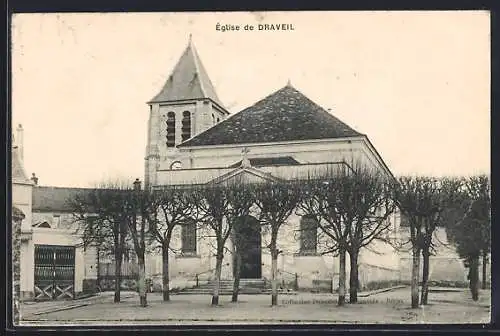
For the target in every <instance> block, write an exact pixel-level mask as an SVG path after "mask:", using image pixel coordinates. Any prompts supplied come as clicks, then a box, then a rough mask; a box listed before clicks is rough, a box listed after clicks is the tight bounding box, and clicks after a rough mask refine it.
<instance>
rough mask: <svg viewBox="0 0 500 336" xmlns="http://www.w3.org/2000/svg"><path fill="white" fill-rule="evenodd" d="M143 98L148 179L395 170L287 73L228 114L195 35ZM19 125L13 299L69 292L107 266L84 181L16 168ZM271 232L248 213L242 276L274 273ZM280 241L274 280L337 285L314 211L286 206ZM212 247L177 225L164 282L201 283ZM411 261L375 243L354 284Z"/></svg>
mask: <svg viewBox="0 0 500 336" xmlns="http://www.w3.org/2000/svg"><path fill="white" fill-rule="evenodd" d="M148 105H149V120H148V128H147V129H148V132H147V143H146V153H145V157H144V158H137V159H138V160H142V159H144V162H145V165H144V186H143V187H144V188H150V189H160V188H162V187H164V186H172V185H175V186H190V185H202V184H207V183H212V184H213V183H215V184H216V183H225V182H228V181H231V180H232V179H236V178H238V179H242V180H243V181H246V182H248V183H260V182H265V181H287V180H291V179H301V178H307V177H308V176H311V175H314V174H321V172H324V171H326V170H328V171H331V169H332V168H333V169H335V168H339V167H342V166H346V165H349V163H350V162H360V163H362V164H364V165H365V166H367V167H369V168H371V169H373V170H374V171H377V172H379V173H381V174H383V175H384V176H386V177H387V178H388V179H392V178H394V176H393V174H392V173H391V171H390V169H389V168H388V167H387V165H386V164H385V163H384V160H383V159H382V157H381V156H380V154H379V153H378V152H377V150H376V149H375V147H374V146H373V144H372V143H371V142H370V140H369V138H368V136H367V135H366V134H363V133H360V132H359V131H357V130H354V129H353V128H351V127H349V126H348V125H346V124H345V123H343V122H342V121H341V120H339V119H338V118H336V117H335V116H333V115H332V114H331V113H330V112H328V111H326V110H325V109H324V108H322V107H321V106H319V105H318V104H316V103H315V102H313V101H312V100H311V99H309V98H308V97H306V96H305V95H304V94H303V93H302V92H301V91H300V90H299V89H297V88H296V87H294V86H293V85H292V83H290V82H288V83H286V85H284V86H283V87H282V88H279V89H277V90H276V91H275V92H271V93H269V94H268V95H267V96H266V97H264V98H262V99H260V100H259V101H257V102H256V103H255V104H253V105H252V106H249V107H247V108H245V109H243V110H242V111H240V112H237V113H230V112H229V111H228V110H227V109H226V108H225V107H224V104H223V102H222V101H221V100H220V99H219V97H218V95H217V93H216V90H215V87H214V84H213V83H212V82H211V80H210V78H209V76H208V74H207V71H206V70H205V68H204V66H203V64H202V62H201V59H200V57H199V55H198V52H197V51H196V48H195V46H194V43H193V42H192V40H191V39H190V40H189V42H188V45H187V46H186V48H185V50H184V51H183V53H182V55H181V57H180V59H179V61H178V62H177V64H176V65H175V67H174V69H173V70H172V72H171V74H170V75H169V76H168V78H167V79H166V82H165V84H164V86H163V87H162V88H161V90H160V91H159V93H158V94H156V95H155V96H154V97H153V98H152V99H151V100H150V101H149V102H148ZM22 132H23V129H22V127H21V126H19V127H18V129H17V134H16V136H15V141H13V148H12V202H13V206H14V207H16V208H17V210H20V212H22V214H23V216H24V217H23V218H24V219H23V220H22V224H21V237H20V239H21V242H20V245H21V251H20V263H19V264H20V273H21V276H20V288H21V294H22V295H21V298H23V299H59V298H74V297H77V296H78V295H79V294H80V293H83V292H85V291H88V290H89V288H92V287H93V286H94V287H95V284H96V283H97V281H98V279H101V278H102V276H103V275H102V273H101V274H100V270H101V271H102V267H101V266H102V265H101V264H102V263H103V262H106V260H103V259H102V256H101V255H100V254H99V253H98V252H97V250H96V249H95V248H93V247H87V248H85V247H84V246H83V244H82V239H81V236H80V234H79V233H78V232H77V230H76V228H75V224H74V219H73V218H72V213H71V208H70V207H69V206H68V200H70V199H71V198H72V197H74V195H76V194H78V193H82V192H83V193H84V192H86V191H88V190H89V189H85V188H70V187H68V188H65V187H50V186H41V185H40V184H39V183H38V179H37V178H36V177H35V176H34V174H33V176H32V177H31V179H30V178H29V177H28V175H27V174H26V172H25V170H24V164H23V142H22V139H23V135H22V134H23V133H22ZM17 210H16V211H17ZM19 218H21V216H20V217H19ZM389 220H390V223H391V230H390V232H389V233H388V236H387V237H386V238H387V239H393V240H397V239H401V236H400V235H401V232H402V231H401V228H400V218H399V215H398V213H395V214H393V215H392V216H391V217H390V219H389ZM306 228H307V230H306ZM269 239H270V235H269V233H268V232H267V231H266V230H264V229H263V228H261V227H260V225H258V224H257V223H256V224H255V230H251V233H249V236H248V241H249V244H248V248H247V249H246V250H245V252H244V253H243V255H242V259H243V260H242V261H243V268H242V270H241V272H242V273H241V276H242V279H248V280H253V281H262V282H265V281H266V280H268V279H270V275H271V257H270V253H269V250H268V248H267V245H268V243H269ZM277 243H278V248H279V250H281V253H280V254H279V259H278V276H279V278H280V282H281V283H283V284H286V283H290V282H295V285H296V286H295V287H298V288H300V289H305V290H307V289H311V290H319V289H320V287H322V286H325V284H327V285H326V287H327V288H330V290H334V289H335V288H337V281H338V257H336V256H334V255H332V254H324V253H323V252H324V248H325V247H324V244H322V240H321V235H320V231H319V229H318V226H317V223H315V221H314V220H313V219H312V218H310V217H307V216H303V217H302V216H300V215H299V214H296V213H294V214H292V215H291V216H290V218H288V221H287V224H286V225H285V226H283V227H282V229H281V230H280V232H279V237H278V242H277ZM213 246H214V237H213V235H212V234H210V233H209V232H206V230H203V229H200V228H198V227H197V226H196V225H195V224H193V225H185V226H182V227H177V228H176V229H175V230H174V233H173V239H172V249H173V250H174V251H175V253H170V260H169V265H170V266H169V268H170V269H169V272H170V274H169V277H170V284H171V287H172V288H176V287H177V288H186V287H190V286H194V285H195V283H196V282H195V279H196V280H198V281H209V280H210V278H211V276H212V274H213V272H214V269H215V256H214V254H215V251H214V249H213ZM226 247H227V250H228V251H229V252H228V253H227V254H226V256H225V259H224V262H223V268H222V279H224V280H230V279H232V278H233V267H232V265H233V262H232V255H231V253H230V251H232V248H233V246H232V242H231V239H229V240H228V242H227V246H226ZM100 258H101V259H100ZM132 259H133V258H132ZM402 260H404V261H403V263H404V264H405V265H406V266H404V265H403V266H402V265H401V263H402ZM454 260H457V259H456V257H454ZM408 263H409V261H408V259H402V258H401V255H400V254H399V253H398V252H397V251H396V250H395V249H394V248H393V247H392V246H391V245H389V244H387V243H383V242H373V244H371V245H370V246H369V248H365V249H363V250H362V252H361V254H360V256H359V278H360V282H361V286H364V285H366V284H367V283H369V282H376V281H398V280H401V279H403V278H404V279H406V277H408V276H409V267H407V266H408V265H409V264H408ZM348 265H349V261H347V266H348ZM402 269H404V270H405V271H404V273H405V274H404V275H402V273H401V270H402ZM347 271H349V267H347ZM161 272H162V264H161V255H158V254H155V252H150V253H149V254H148V255H147V256H146V273H147V277H148V278H150V279H152V281H153V287H155V286H161V276H162V274H161ZM323 289H324V288H323Z"/></svg>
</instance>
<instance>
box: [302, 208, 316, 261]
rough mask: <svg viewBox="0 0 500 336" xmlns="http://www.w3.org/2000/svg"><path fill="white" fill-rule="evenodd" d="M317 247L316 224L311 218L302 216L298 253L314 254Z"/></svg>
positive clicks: (314, 219)
mask: <svg viewBox="0 0 500 336" xmlns="http://www.w3.org/2000/svg"><path fill="white" fill-rule="evenodd" d="M317 245H318V222H317V221H316V218H314V217H313V216H304V217H302V219H301V221H300V253H301V254H315V253H316V249H317Z"/></svg>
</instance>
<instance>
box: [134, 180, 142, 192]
mask: <svg viewBox="0 0 500 336" xmlns="http://www.w3.org/2000/svg"><path fill="white" fill-rule="evenodd" d="M134 190H141V181H140V180H139V179H138V178H136V179H135V181H134Z"/></svg>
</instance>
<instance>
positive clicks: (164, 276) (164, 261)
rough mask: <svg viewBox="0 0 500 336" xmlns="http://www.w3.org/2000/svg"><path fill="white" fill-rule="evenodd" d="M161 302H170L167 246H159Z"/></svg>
mask: <svg viewBox="0 0 500 336" xmlns="http://www.w3.org/2000/svg"><path fill="white" fill-rule="evenodd" d="M161 254H162V285H163V286H162V287H163V301H170V281H169V274H168V245H167V244H163V245H162V246H161Z"/></svg>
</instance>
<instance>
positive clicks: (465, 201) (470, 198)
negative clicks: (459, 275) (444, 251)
mask: <svg viewBox="0 0 500 336" xmlns="http://www.w3.org/2000/svg"><path fill="white" fill-rule="evenodd" d="M461 195H462V198H461V199H459V200H458V202H455V207H454V208H452V209H453V210H452V212H455V213H462V214H463V216H462V218H461V219H459V220H450V217H448V218H446V222H447V224H448V226H447V234H448V236H449V238H450V240H451V241H452V242H453V243H454V244H455V245H456V249H457V252H458V254H459V256H460V257H462V258H464V259H465V261H466V263H467V266H468V267H469V276H468V278H469V285H470V290H471V293H472V299H473V300H475V301H476V300H478V299H479V258H480V257H483V258H484V256H485V255H486V256H487V255H488V253H489V252H490V250H491V242H490V235H491V233H490V231H491V196H490V181H489V177H488V176H486V175H479V176H473V177H470V178H467V179H463V189H462V194H461ZM461 210H462V212H461ZM448 215H450V214H448ZM455 217H456V216H455ZM453 218H454V217H453V216H451V219H453ZM485 265H486V262H485V261H484V259H483V281H482V282H483V286H484V284H485V283H486V266H485Z"/></svg>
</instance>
